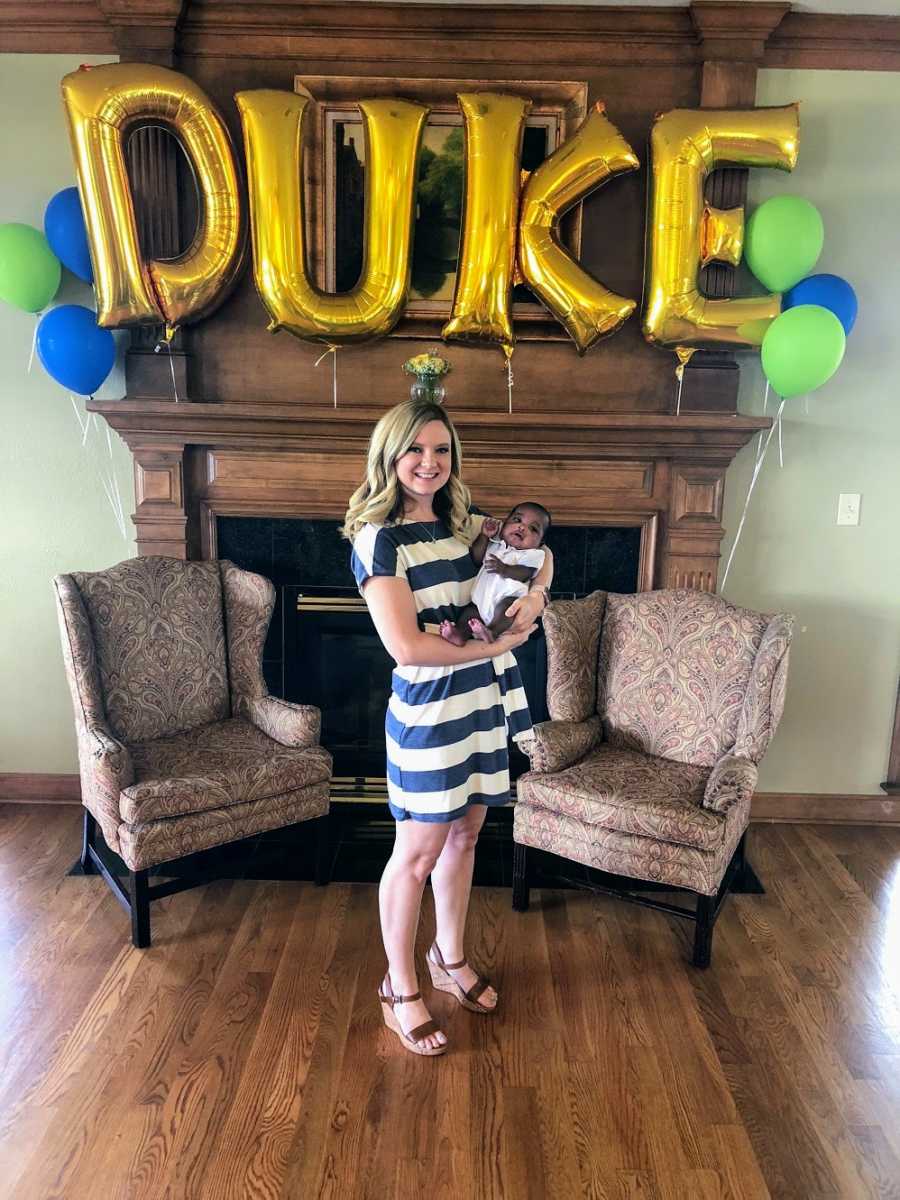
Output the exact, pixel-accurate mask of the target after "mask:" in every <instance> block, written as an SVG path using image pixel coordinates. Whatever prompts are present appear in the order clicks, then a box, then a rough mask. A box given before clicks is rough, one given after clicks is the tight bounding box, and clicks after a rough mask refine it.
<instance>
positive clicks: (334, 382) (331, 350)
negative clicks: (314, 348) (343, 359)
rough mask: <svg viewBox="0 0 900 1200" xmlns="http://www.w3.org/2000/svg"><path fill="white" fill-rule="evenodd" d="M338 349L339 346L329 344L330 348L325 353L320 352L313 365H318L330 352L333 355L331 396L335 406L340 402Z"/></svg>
mask: <svg viewBox="0 0 900 1200" xmlns="http://www.w3.org/2000/svg"><path fill="white" fill-rule="evenodd" d="M337 351H338V348H337V346H329V347H328V349H327V350H326V351H325V353H324V354H320V355H319V357H318V358H317V359H316V361H315V362H314V363H313V366H314V367H317V366H318V365H319V363H320V362H322V361H323V360H324V359H326V358H327V357H328V355H329V354H330V355H331V397H332V400H333V401H334V407H335V408H337V406H338V402H337Z"/></svg>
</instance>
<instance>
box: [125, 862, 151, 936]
mask: <svg viewBox="0 0 900 1200" xmlns="http://www.w3.org/2000/svg"><path fill="white" fill-rule="evenodd" d="M149 874H150V872H149V869H148V868H147V867H145V868H144V869H143V870H141V871H129V872H128V896H129V899H130V901H131V941H132V944H133V945H135V946H137V948H138V949H139V950H144V949H146V947H147V946H149V945H150V896H149V894H148V888H149V884H148V882H147V877H148V875H149Z"/></svg>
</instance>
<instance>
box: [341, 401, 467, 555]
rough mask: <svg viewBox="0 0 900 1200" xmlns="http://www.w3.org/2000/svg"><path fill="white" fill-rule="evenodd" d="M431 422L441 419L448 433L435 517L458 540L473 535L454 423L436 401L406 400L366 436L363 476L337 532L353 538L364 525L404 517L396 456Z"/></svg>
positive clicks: (408, 446) (388, 523)
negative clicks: (447, 463)
mask: <svg viewBox="0 0 900 1200" xmlns="http://www.w3.org/2000/svg"><path fill="white" fill-rule="evenodd" d="M429 421H440V422H441V423H442V424H443V425H445V426H446V429H447V432H448V433H449V435H450V459H451V462H450V478H449V479H448V480H447V482H446V483H445V484H444V486H443V487H442V488H441V490H440V491H439V492H436V493H435V497H434V512H435V516H436V517H439V518H440V519H441V520H442V521H443V522H444V523H445V524H446V525H449V526H450V529H451V531H452V532H453V533H454V534H455V535H456V537H458V538H460V540H461V541H464V542H467V543H468V542H470V541H471V540H472V530H471V527H472V521H471V519H470V516H469V504H470V503H471V496H470V494H469V489H468V488H467V487H466V485H465V484H464V483H463V481H462V479H461V478H460V470H461V466H462V448H461V447H460V444H459V435H458V434H457V432H456V429H455V428H454V426H453V422H452V421H451V420H450V418H449V417H448V416H447V414H446V412H444V410H443V408H441V406H440V405H439V404H423V403H422V402H421V401H416V400H406V401H405V402H404V403H402V404H397V405H395V406H394V407H393V408H392V409H389V410H388V412H386V413H385V414H384V416H383V417H382V418H381V420H380V421H379V422H378V424H377V425H376V426H375V428H374V429H373V430H372V436H371V438H370V439H369V453H368V458H367V461H366V478H365V479H364V481H363V482H362V483H361V484H360V486H359V487H358V488H357V489H356V491H355V492H354V493H353V495H352V496H351V497H350V504H349V506H348V508H347V513H346V516H345V517H344V525H343V528H342V529H341V533H342V535H343V536H344V537H345V538H349V539H350V540H351V541H352V540H353V538H355V537H356V535H357V534H358V533H359V531H360V530H361V529H362V528H363V526H364V525H367V524H368V523H369V522H371V523H372V524H373V525H394V524H397V523H398V522H399V521H401V520H402V518H403V494H402V491H401V489H400V482H399V480H398V479H397V466H396V463H397V459H398V458H400V457H401V456H402V455H404V454H405V453H406V452H407V450H409V448H410V446H412V445H413V443H414V442H415V440H416V435H417V434H418V432H419V430H420V429H421V428H422V426H423V425H427V424H428V422H429Z"/></svg>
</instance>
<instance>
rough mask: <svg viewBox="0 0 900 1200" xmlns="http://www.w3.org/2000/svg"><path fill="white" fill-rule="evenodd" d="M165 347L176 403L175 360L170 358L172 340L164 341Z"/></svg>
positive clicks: (176, 401)
mask: <svg viewBox="0 0 900 1200" xmlns="http://www.w3.org/2000/svg"><path fill="white" fill-rule="evenodd" d="M166 349H167V350H168V352H169V372H170V373H171V376H172V392H173V394H174V396H175V403H176V404H177V403H178V384H177V383H176V382H175V360H174V359H173V358H172V342H171V340H167V341H166Z"/></svg>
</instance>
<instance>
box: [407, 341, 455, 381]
mask: <svg viewBox="0 0 900 1200" xmlns="http://www.w3.org/2000/svg"><path fill="white" fill-rule="evenodd" d="M403 370H404V371H405V372H406V373H407V375H415V376H417V377H418V378H419V379H421V378H422V376H430V377H433V378H435V377H439V376H441V375H446V374H447V372H448V371H449V370H450V364H449V363H448V362H447V360H446V358H441V356H440V354H438V351H437V347H436V346H433V347H432V348H431V349H430V350H429V351H428V352H427V353H425V354H416V355H415V356H414V357H413V358H408V359H407V360H406V362H405V363H404V364H403Z"/></svg>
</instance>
